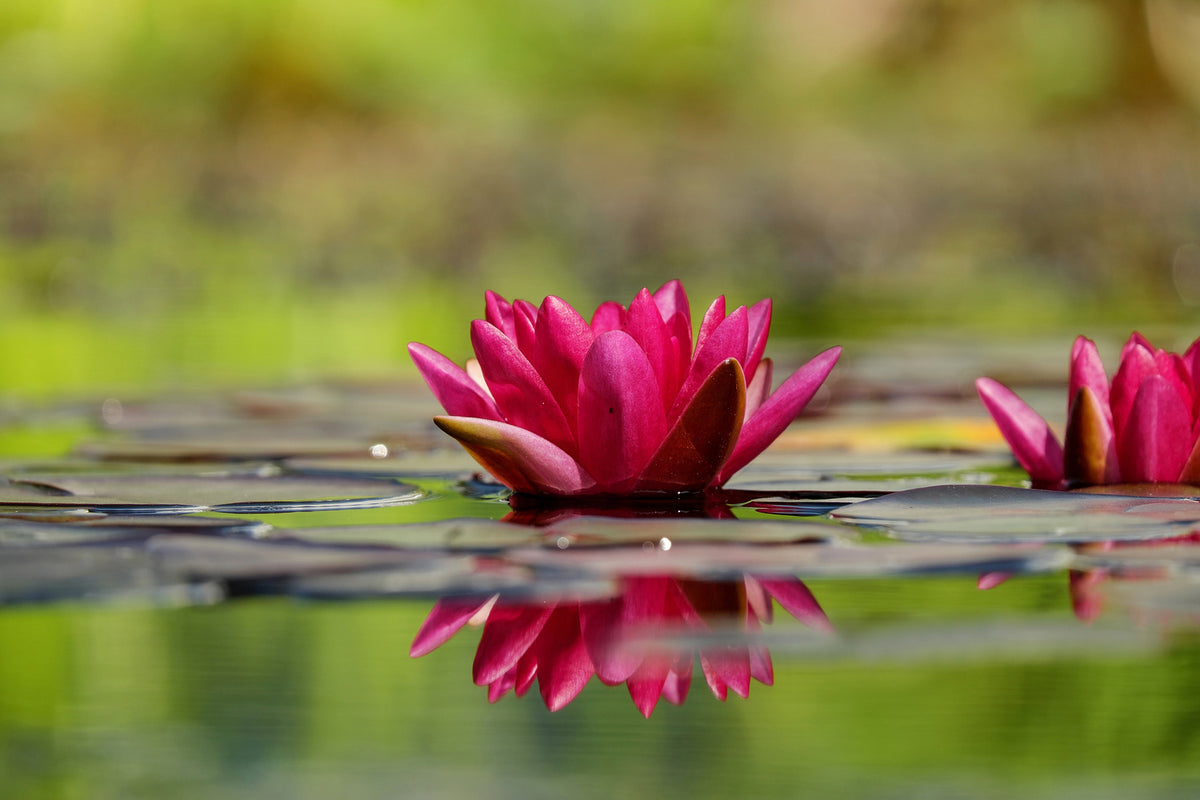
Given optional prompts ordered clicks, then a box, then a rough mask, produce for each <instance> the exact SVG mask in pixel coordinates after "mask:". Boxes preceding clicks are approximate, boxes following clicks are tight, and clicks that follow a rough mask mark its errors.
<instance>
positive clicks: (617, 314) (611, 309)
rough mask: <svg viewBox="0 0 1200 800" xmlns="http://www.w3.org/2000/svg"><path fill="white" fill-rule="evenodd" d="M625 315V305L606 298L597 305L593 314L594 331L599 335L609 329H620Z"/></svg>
mask: <svg viewBox="0 0 1200 800" xmlns="http://www.w3.org/2000/svg"><path fill="white" fill-rule="evenodd" d="M624 317H625V307H624V306H622V305H621V304H620V303H616V302H613V301H612V300H606V301H605V302H603V303H601V304H600V305H599V306H597V307H596V313H594V314H592V333H593V334H594V335H595V336H599V335H600V334H602V333H607V332H608V331H615V330H620V328H621V323H622V321H623V320H624Z"/></svg>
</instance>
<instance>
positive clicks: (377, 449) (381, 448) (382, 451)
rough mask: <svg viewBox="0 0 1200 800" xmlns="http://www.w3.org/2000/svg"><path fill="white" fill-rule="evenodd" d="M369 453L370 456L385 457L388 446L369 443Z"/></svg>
mask: <svg viewBox="0 0 1200 800" xmlns="http://www.w3.org/2000/svg"><path fill="white" fill-rule="evenodd" d="M370 453H371V458H387V457H388V446H387V445H386V444H373V445H371V450H370Z"/></svg>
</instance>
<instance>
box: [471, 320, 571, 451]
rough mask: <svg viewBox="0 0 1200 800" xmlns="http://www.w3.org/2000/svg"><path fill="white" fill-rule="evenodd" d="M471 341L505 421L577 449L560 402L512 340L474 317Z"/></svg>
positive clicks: (564, 446)
mask: <svg viewBox="0 0 1200 800" xmlns="http://www.w3.org/2000/svg"><path fill="white" fill-rule="evenodd" d="M471 344H472V346H474V348H475V355H476V356H477V357H478V358H479V366H480V367H481V368H482V369H483V377H484V378H485V379H486V380H487V383H488V388H490V389H491V391H492V397H494V398H495V399H496V407H497V408H498V409H500V413H502V414H503V415H504V420H505V421H506V422H508V423H511V424H513V425H516V426H518V427H521V428H524V429H526V430H528V431H533V432H534V433H536V434H538V435H539V436H541V437H543V438H545V439H549V440H550V441H551V442H554V444H556V445H558V446H559V447H560V448H562V449H563V450H565V451H566V452H568V453H573V452H575V447H576V445H575V436H574V434H573V433H572V432H571V426H570V425H569V424H568V423H567V419H566V417H565V416H563V413H562V409H560V408H559V406H558V401H557V400H556V399H555V398H554V395H552V394H551V393H550V389H549V388H548V387H547V386H546V382H545V381H544V380H542V377H541V375H539V374H538V372H537V370H536V369H534V367H533V365H532V364H530V363H529V359H528V358H526V357H525V354H524V353H522V352H521V351H520V349H519V348H518V347H517V346H516V344H515V343H514V342H513V340H512V339H510V338H508V337H507V336H505V335H504V334H503V333H501V332H500V330H499V329H498V328H496V327H495V326H494V325H490V324H488V323H487V322H483V321H482V320H475V322H473V323H472V324H471Z"/></svg>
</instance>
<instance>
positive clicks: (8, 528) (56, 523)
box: [0, 509, 270, 547]
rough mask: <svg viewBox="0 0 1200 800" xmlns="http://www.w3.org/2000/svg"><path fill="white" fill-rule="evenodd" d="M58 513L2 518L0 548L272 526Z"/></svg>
mask: <svg viewBox="0 0 1200 800" xmlns="http://www.w3.org/2000/svg"><path fill="white" fill-rule="evenodd" d="M72 511H75V509H71V510H69V511H68V512H66V513H61V512H60V513H57V514H55V516H54V517H48V516H47V517H43V518H42V519H40V520H39V519H38V517H37V515H33V516H32V518H27V519H0V547H6V546H31V545H48V546H57V545H72V544H97V543H104V542H119V541H131V540H139V539H147V538H149V537H151V536H155V535H158V534H161V533H189V534H209V535H219V536H247V537H256V536H261V535H262V534H264V533H265V532H266V531H268V530H269V529H270V526H269V525H267V524H266V523H263V522H258V521H257V520H239V519H227V518H219V517H183V516H172V517H162V516H158V515H153V516H152V515H145V516H133V517H123V516H106V515H103V514H92V513H88V514H85V515H80V516H73V515H72V514H71V512H72Z"/></svg>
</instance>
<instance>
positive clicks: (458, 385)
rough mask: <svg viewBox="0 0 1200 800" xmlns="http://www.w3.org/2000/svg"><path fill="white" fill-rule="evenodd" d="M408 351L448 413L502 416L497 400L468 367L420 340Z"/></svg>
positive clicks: (484, 416)
mask: <svg viewBox="0 0 1200 800" xmlns="http://www.w3.org/2000/svg"><path fill="white" fill-rule="evenodd" d="M408 354H409V356H411V357H412V360H413V362H414V363H415V364H416V365H417V369H418V370H420V372H421V377H422V378H424V379H425V383H427V384H429V389H430V391H432V392H433V396H434V397H436V398H437V401H438V402H439V403H441V404H442V408H444V409H446V413H447V414H451V415H453V416H456V417H480V418H482V419H494V420H499V419H502V417H501V416H500V409H498V408H497V407H496V403H495V401H494V400H492V398H491V397H490V396H489V395H488V393H487V392H485V391H484V390H483V389H482V388H480V386H479V384H477V383H476V382H475V381H474V380H473V379H472V378H471V376H470V375H469V374H468V373H467V371H466V370H464V369H463V368H461V367H459V366H458V365H457V364H455V363H454V362H453V361H451V360H450V359H448V358H446V357H445V356H444V355H442V354H441V353H439V352H438V351H436V350H434V349H433V348H432V347H427V346H426V345H423V344H421V343H420V342H412V343H411V344H409V346H408Z"/></svg>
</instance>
